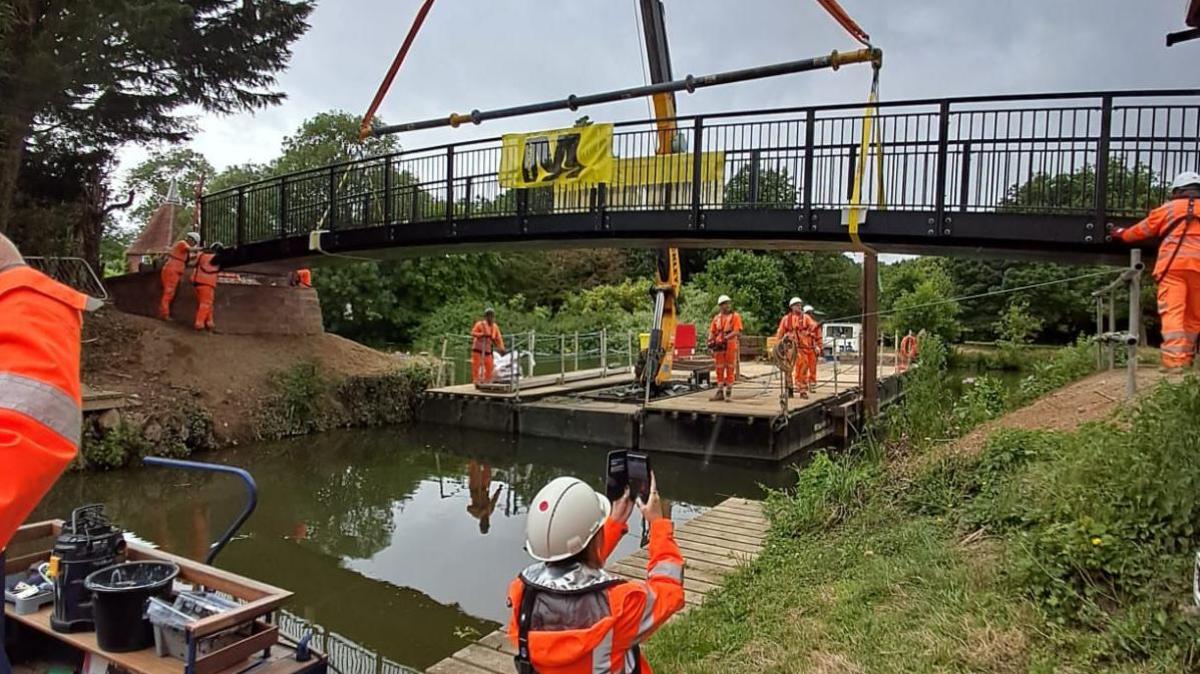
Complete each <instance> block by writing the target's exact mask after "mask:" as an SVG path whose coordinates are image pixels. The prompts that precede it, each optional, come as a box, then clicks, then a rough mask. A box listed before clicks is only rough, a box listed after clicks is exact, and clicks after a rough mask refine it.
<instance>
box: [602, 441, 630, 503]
mask: <svg viewBox="0 0 1200 674" xmlns="http://www.w3.org/2000/svg"><path fill="white" fill-rule="evenodd" d="M628 454H629V452H627V451H625V450H623V449H618V450H616V451H613V452H609V453H608V470H607V475H608V480H607V481H606V483H605V485H604V493H605V495H606V496H608V500H609V501H614V502H615V501H616V500H617V499H619V498H621V497H622V496H624V495H625V488H626V487H628V486H629V469H628V466H627V459H626V457H627V455H628Z"/></svg>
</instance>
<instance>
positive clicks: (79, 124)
mask: <svg viewBox="0 0 1200 674" xmlns="http://www.w3.org/2000/svg"><path fill="white" fill-rule="evenodd" d="M313 5H314V0H59V1H57V2H52V1H51V0H0V232H4V231H5V230H6V229H7V227H8V220H9V215H10V212H11V207H12V200H13V196H14V190H15V188H16V183H17V175H18V173H19V172H20V167H21V160H22V155H23V153H24V151H25V149H26V147H27V145H30V144H33V145H48V144H55V145H60V146H65V147H71V148H88V149H94V150H104V149H113V148H115V147H117V146H119V145H121V144H123V143H127V142H148V141H167V142H179V141H182V140H185V139H186V138H187V137H188V135H189V134H190V133H191V132H192V131H193V130H194V122H193V120H192V119H191V118H190V117H188V116H186V115H183V114H180V112H179V110H180V108H182V107H184V106H197V107H199V108H200V109H202V110H204V111H206V112H215V113H234V112H239V111H244V110H253V109H257V108H262V107H265V106H268V105H272V104H275V103H278V102H279V101H281V100H282V99H283V94H282V93H280V92H278V91H275V90H274V89H273V85H274V84H275V74H276V73H278V72H279V71H280V70H282V69H283V68H284V66H286V64H287V62H288V59H289V58H290V57H291V45H292V43H293V42H295V40H296V39H297V38H299V37H300V36H301V35H302V34H303V33H304V31H305V30H307V29H308V23H307V17H308V15H309V13H310V12H312V9H313Z"/></svg>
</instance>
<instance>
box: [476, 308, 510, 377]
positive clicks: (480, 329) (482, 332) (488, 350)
mask: <svg viewBox="0 0 1200 674" xmlns="http://www.w3.org/2000/svg"><path fill="white" fill-rule="evenodd" d="M471 338H472V339H471V381H472V382H474V383H476V384H480V383H483V382H489V381H491V380H492V370H493V369H494V367H495V366H494V363H495V361H494V359H493V357H492V351H494V350H495V349H500V350H501V351H503V350H504V337H502V336H501V335H500V326H499V325H497V324H496V323H491V324H490V325H489V324H488V322H487V321H477V322H476V323H475V327H473V328H471Z"/></svg>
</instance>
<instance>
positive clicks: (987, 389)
mask: <svg viewBox="0 0 1200 674" xmlns="http://www.w3.org/2000/svg"><path fill="white" fill-rule="evenodd" d="M1005 402H1006V401H1005V392H1004V385H1003V384H1001V383H1000V380H999V379H997V378H995V377H990V376H988V375H982V376H979V377H976V378H975V380H974V382H972V383H971V384H969V385H968V386H967V387H966V389H965V390H964V391H963V394H962V397H960V398H959V399H958V401H957V402H956V403H955V404H954V421H955V425H956V430H957V432H958V433H964V432H966V431H968V430H970V429H971V428H973V427H975V426H977V425H979V424H981V423H983V422H985V421H988V420H989V419H995V418H996V417H998V416H1000V414H1001V413H1003V412H1004V410H1005V407H1006V404H1005Z"/></svg>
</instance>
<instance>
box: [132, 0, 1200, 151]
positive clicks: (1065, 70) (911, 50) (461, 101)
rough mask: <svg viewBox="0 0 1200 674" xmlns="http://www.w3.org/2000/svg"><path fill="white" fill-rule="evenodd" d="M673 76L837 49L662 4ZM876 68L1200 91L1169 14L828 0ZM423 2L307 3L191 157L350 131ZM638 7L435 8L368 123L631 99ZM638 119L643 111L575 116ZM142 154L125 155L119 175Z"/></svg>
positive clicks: (967, 1) (784, 0)
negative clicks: (289, 44) (291, 47)
mask: <svg viewBox="0 0 1200 674" xmlns="http://www.w3.org/2000/svg"><path fill="white" fill-rule="evenodd" d="M665 4H666V18H667V31H668V34H669V39H670V47H671V53H672V60H673V62H674V63H673V69H674V73H675V76H676V77H682V76H683V75H685V74H688V73H691V74H695V75H701V74H708V73H713V72H718V71H722V70H730V69H735V68H742V67H747V66H753V65H762V64H766V63H774V62H779V61H786V60H791V59H797V58H804V57H809V56H815V55H818V54H823V53H828V52H829V51H830V50H832V49H841V50H846V49H852V48H855V47H856V46H857V45H856V43H855V42H853V41H852V40H851V39H850V38H849V37H848V36H847V35H846V34H845V33H844V32H843V31H842V29H841V28H840V27H839V26H838V25H837V24H836V23H834V22H833V20H832V19H830V18H829V17H828V16H827V15H826V14H825V13H824V11H823V10H822V9H821V8H820V7H819V6H818V5H817V3H816V2H814V1H813V0H666V3H665ZM842 4H843V6H844V7H845V9H846V10H847V12H848V13H849V14H850V15H851V16H853V17H855V18H856V19H857V20H858V22H859V23H860V24H861V25H862V27H863V28H864V29H865V30H866V31H867V32H869V33H870V34H871V36H872V40H873V41H874V42H875V43H876V44H877V45H879V46H880V47H882V48H883V49H884V52H885V66H884V70H883V73H882V84H881V90H882V95H883V97H884V98H885V99H891V100H897V99H905V98H925V97H942V96H960V95H971V94H999V93H1027V92H1044V91H1083V90H1097V89H1146V88H1165V87H1184V88H1186V87H1196V86H1197V85H1200V72H1198V70H1197V65H1200V41H1197V42H1192V43H1185V44H1183V45H1178V46H1175V47H1172V48H1170V49H1168V48H1166V47H1165V46H1164V36H1165V34H1166V33H1167V32H1169V31H1172V30H1179V29H1181V28H1183V14H1184V8H1185V4H1186V3H1185V1H1184V0H1007V1H1004V2H985V1H983V0H907V1H905V0H842ZM419 5H420V0H321V1H320V2H318V4H317V9H316V11H315V12H314V13H313V14H312V16H311V18H310V21H311V24H312V28H311V29H310V30H309V31H308V33H307V34H306V35H305V36H304V37H302V38H301V39H300V40H299V41H298V42H297V43H296V45H295V55H294V58H293V59H292V63H291V67H290V68H289V69H288V70H287V71H286V72H285V73H283V74H282V76H281V77H280V80H279V88H280V89H281V90H282V91H284V92H286V93H287V95H288V99H287V100H286V101H285V102H284V103H283V104H282V105H280V106H278V107H275V108H271V109H269V110H265V111H260V112H258V113H256V114H243V115H237V116H232V117H215V116H204V117H201V118H200V119H199V126H200V132H199V133H198V134H197V135H196V138H195V141H194V143H193V145H194V147H195V148H196V149H198V150H199V151H201V152H203V153H204V154H205V155H206V156H207V157H208V158H209V160H210V161H212V162H213V163H214V164H215V165H216V166H217V167H218V168H221V167H225V166H228V165H230V164H238V163H244V162H263V161H269V160H270V159H272V158H273V157H274V156H275V155H276V154H277V152H278V148H279V144H280V141H281V139H282V138H283V137H284V136H285V135H286V134H288V133H289V132H291V131H292V130H293V129H295V128H296V126H297V125H298V124H299V123H300V122H301V121H302V120H304V119H305V118H306V117H309V116H311V115H314V114H316V113H318V112H321V111H325V110H331V109H343V110H348V111H351V112H353V113H355V114H362V112H363V111H364V110H365V108H366V106H367V104H368V103H369V102H370V99H371V97H372V95H373V94H374V92H375V88H376V87H377V86H378V84H379V81H380V80H381V79H382V77H383V74H384V71H385V70H386V69H387V66H388V64H389V63H390V61H391V59H392V57H393V55H394V54H395V51H396V49H397V47H398V46H399V44H400V42H401V41H402V39H403V37H404V33H405V31H407V29H408V26H409V24H410V22H411V21H412V18H413V15H414V13H415V12H416V9H417V8H418V6H419ZM636 7H637V0H558V1H555V2H530V1H529V0H440V2H438V3H437V4H436V5H434V7H433V10H432V11H431V12H430V14H429V18H428V20H427V21H426V22H425V26H424V29H423V30H422V32H421V34H420V36H419V37H418V39H417V41H416V43H415V45H414V47H413V49H412V51H411V52H410V53H409V57H408V61H407V62H406V63H405V65H404V67H403V69H402V70H401V71H400V74H399V76H398V77H397V78H396V82H395V84H394V85H393V87H392V90H391V94H390V95H389V96H388V98H387V100H386V101H385V102H384V105H383V107H382V109H381V112H380V114H381V116H382V117H383V118H384V119H385V120H386V121H389V122H399V121H410V120H412V119H424V118H427V117H434V116H443V115H448V114H449V113H450V112H452V111H454V112H469V111H470V110H471V109H472V108H480V109H487V108H493V107H502V106H508V105H513V104H519V103H529V102H534V101H540V100H544V99H550V98H559V97H563V96H565V95H566V94H569V93H578V94H584V93H594V92H598V91H604V90H608V89H614V88H620V87H626V86H632V85H638V84H642V83H643V81H644V78H645V75H644V65H643V59H642V56H641V54H642V49H643V47H642V40H641V33H640V31H639V28H638V24H637V12H636ZM869 82H870V69H869V68H867V67H862V66H848V67H846V68H844V69H843V70H841V71H839V72H816V73H801V74H797V75H791V76H787V77H780V78H774V79H770V80H763V81H758V82H750V83H744V84H735V85H731V86H726V87H718V88H712V89H706V90H702V91H700V92H697V93H695V94H692V95H681V96H680V98H679V109H680V112H681V114H691V113H698V112H710V111H722V110H731V109H737V108H754V107H771V106H784V105H805V104H815V103H829V102H845V101H858V100H862V99H864V98H865V96H866V93H867V88H868V86H869ZM586 112H587V113H588V114H589V115H590V116H591V118H592V119H593V120H596V121H619V120H626V119H640V118H646V117H648V116H649V108H648V105H647V103H646V102H645V101H636V102H634V101H631V102H626V103H620V104H613V105H609V106H603V107H595V108H590V109H588V110H587V111H586ZM576 116H577V114H574V113H570V112H566V113H558V114H556V113H551V114H546V115H540V116H535V117H527V118H521V119H516V120H501V121H497V122H490V123H485V124H484V125H482V126H480V127H470V128H462V129H459V130H449V129H442V130H434V131H427V132H423V133H418V134H409V135H407V136H403V137H401V142H402V143H403V144H404V146H406V147H409V148H416V147H421V146H424V145H431V144H437V143H443V142H448V141H456V140H466V139H469V138H472V137H482V136H495V135H500V134H502V133H505V132H508V131H518V130H531V129H538V128H554V127H557V126H568V125H570V123H571V122H572V120H573V119H574V118H575V117H576ZM143 152H144V150H142V149H138V148H130V149H129V150H127V152H125V153H124V154H123V157H122V158H123V161H122V163H123V164H124V165H128V164H129V162H130V161H133V160H136V159H137V158H139V157H140V156H141V155H142V154H143Z"/></svg>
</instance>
